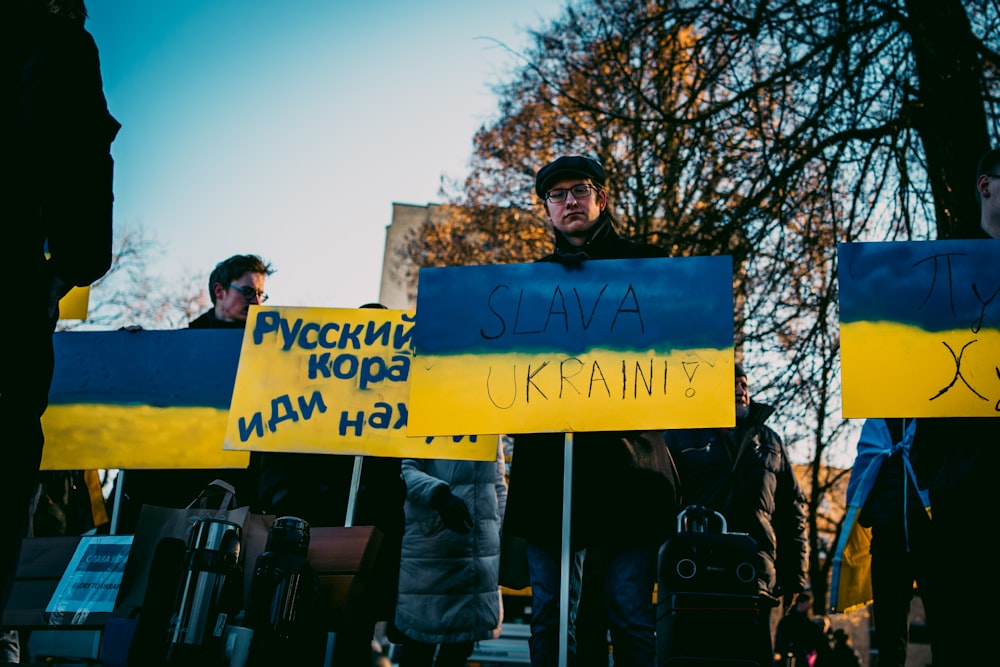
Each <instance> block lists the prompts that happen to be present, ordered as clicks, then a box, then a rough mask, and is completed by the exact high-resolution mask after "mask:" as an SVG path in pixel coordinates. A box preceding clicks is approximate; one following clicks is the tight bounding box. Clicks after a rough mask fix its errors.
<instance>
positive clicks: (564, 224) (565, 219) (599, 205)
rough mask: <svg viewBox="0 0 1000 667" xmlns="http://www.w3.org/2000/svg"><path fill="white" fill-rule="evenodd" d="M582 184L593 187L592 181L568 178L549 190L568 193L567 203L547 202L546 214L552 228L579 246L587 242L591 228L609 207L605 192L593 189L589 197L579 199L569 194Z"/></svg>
mask: <svg viewBox="0 0 1000 667" xmlns="http://www.w3.org/2000/svg"><path fill="white" fill-rule="evenodd" d="M580 184H588V185H592V184H591V182H590V179H580V178H567V179H566V180H563V181H558V182H557V183H556V184H555V185H553V186H552V187H551V188H550V189H549V192H552V191H553V190H559V191H566V199H565V201H562V202H554V201H551V200H549V199H546V200H545V214H546V215H547V216H548V218H549V220H550V221H551V222H552V226H553V227H555V228H556V229H558V230H559V231H560V232H562V233H563V234H564V235H565V236H566V239H567V240H568V241H569V242H570V243H572V244H573V245H578V246H580V245H583V244H584V243H585V242H586V241H587V234H588V232H589V231H590V228H591V227H593V226H594V223H595V222H597V219H598V218H599V217H600V216H601V211H603V210H604V207H605V206H607V205H608V194H607V193H606V192H605V191H604V190H601V189H595V188H593V187H592V188H591V189H590V191H589V194H587V196H581V197H580V198H579V199H578V198H577V197H575V196H574V195H573V193H572V192H569V190H571V189H572V188H573V186H575V185H580Z"/></svg>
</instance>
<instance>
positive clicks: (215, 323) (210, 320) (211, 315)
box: [188, 308, 247, 329]
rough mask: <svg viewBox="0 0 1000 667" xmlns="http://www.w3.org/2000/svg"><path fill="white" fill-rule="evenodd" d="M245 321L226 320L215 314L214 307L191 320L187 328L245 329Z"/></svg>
mask: <svg viewBox="0 0 1000 667" xmlns="http://www.w3.org/2000/svg"><path fill="white" fill-rule="evenodd" d="M246 326H247V323H246V322H238V321H237V322H226V321H225V320H220V319H219V318H218V317H216V316H215V308H212V309H211V310H209V311H206V312H204V313H202V314H201V315H199V316H198V317H196V318H195V319H193V320H191V323H190V324H188V329H246Z"/></svg>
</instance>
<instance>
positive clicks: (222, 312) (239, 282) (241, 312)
mask: <svg viewBox="0 0 1000 667" xmlns="http://www.w3.org/2000/svg"><path fill="white" fill-rule="evenodd" d="M241 287H249V288H251V289H252V290H253V291H254V292H255V294H254V295H253V298H252V299H249V300H248V299H247V298H246V297H245V296H244V295H243V292H242V291H241V290H240V288H241ZM212 289H213V290H214V291H215V316H216V317H218V318H219V319H220V320H222V321H223V322H244V323H245V322H246V321H247V311H248V310H249V309H250V304H252V303H261V301H260V299H261V295H262V294H264V274H263V273H254V272H252V271H247V272H246V273H244V274H243V275H242V276H240V277H239V278H237V279H236V280H234V281H233V282H232V285H223V284H222V283H215V284H214V285H212Z"/></svg>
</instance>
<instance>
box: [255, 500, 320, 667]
mask: <svg viewBox="0 0 1000 667" xmlns="http://www.w3.org/2000/svg"><path fill="white" fill-rule="evenodd" d="M308 551H309V524H308V523H306V522H305V521H304V520H303V519H300V518H298V517H294V516H282V517H278V518H277V519H275V521H274V524H273V525H272V526H271V530H270V532H269V533H268V537H267V546H266V547H265V550H264V552H263V553H261V554H260V556H258V557H257V561H256V563H255V565H254V573H253V580H252V581H251V584H250V596H249V601H248V602H247V613H246V618H245V622H246V624H247V625H248V626H249V627H251V628H252V629H253V641H252V643H251V651H250V654H251V655H250V660H249V661H248V666H250V667H253V666H256V665H275V664H295V665H311V664H317V663H316V661H317V660H318V659H320V658H322V648H323V647H322V645H321V642H322V639H323V636H322V634H321V631H320V630H319V629H318V628H319V626H318V625H317V619H316V615H315V603H316V590H317V578H316V574H315V572H314V571H313V569H312V567H311V566H310V564H309V560H308V558H307V553H308Z"/></svg>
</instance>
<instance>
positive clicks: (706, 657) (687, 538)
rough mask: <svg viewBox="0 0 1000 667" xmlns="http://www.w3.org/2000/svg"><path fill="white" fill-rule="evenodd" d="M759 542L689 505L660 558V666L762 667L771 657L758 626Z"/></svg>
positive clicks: (763, 620)
mask: <svg viewBox="0 0 1000 667" xmlns="http://www.w3.org/2000/svg"><path fill="white" fill-rule="evenodd" d="M759 563H760V556H759V555H758V553H757V543H756V542H755V541H754V539H753V538H752V537H750V536H749V535H747V534H745V533H730V532H728V531H727V526H726V519H725V517H723V516H722V514H720V513H718V512H715V511H712V510H709V509H707V508H705V507H700V506H690V507H687V508H685V509H684V510H682V511H681V513H680V514H679V515H678V517H677V533H676V535H674V536H673V537H671V538H670V539H669V540H667V542H665V543H664V544H663V546H662V547H661V548H660V553H659V558H658V560H657V603H656V661H657V662H656V664H657V667H668V666H669V667H682V666H684V667H686V666H692V667H693V666H694V665H719V664H726V665H732V666H736V665H746V666H747V667H750V666H754V665H761V664H762V663H761V660H762V659H763V657H764V656H766V655H768V654H769V653H770V646H769V643H770V642H769V641H768V642H767V645H765V643H764V642H765V640H767V638H766V634H765V631H764V628H762V627H761V624H765V627H766V624H768V618H767V617H768V615H769V613H770V610H769V608H768V607H767V606H766V605H765V606H764V607H762V605H761V600H760V597H759V595H758V584H757V573H758V571H759Z"/></svg>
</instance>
